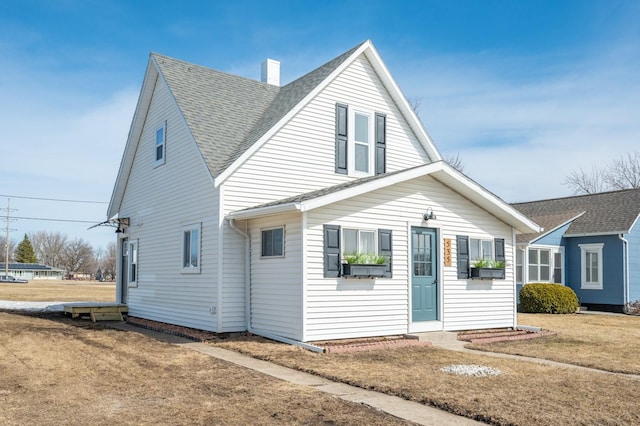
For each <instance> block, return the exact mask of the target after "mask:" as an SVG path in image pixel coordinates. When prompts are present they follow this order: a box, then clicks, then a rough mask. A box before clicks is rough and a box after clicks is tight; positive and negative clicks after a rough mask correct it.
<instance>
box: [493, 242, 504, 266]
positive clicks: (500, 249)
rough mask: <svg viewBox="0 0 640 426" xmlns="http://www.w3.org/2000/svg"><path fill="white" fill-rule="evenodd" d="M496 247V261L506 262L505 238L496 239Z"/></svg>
mask: <svg viewBox="0 0 640 426" xmlns="http://www.w3.org/2000/svg"><path fill="white" fill-rule="evenodd" d="M494 245H495V247H496V260H498V261H500V262H504V259H505V257H504V238H496V239H495V240H494Z"/></svg>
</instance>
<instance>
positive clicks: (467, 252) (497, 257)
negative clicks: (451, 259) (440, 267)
mask: <svg viewBox="0 0 640 426" xmlns="http://www.w3.org/2000/svg"><path fill="white" fill-rule="evenodd" d="M456 246H457V259H458V261H457V270H458V279H465V278H472V275H471V272H473V271H472V270H471V269H472V268H474V267H475V266H476V263H478V261H480V260H484V261H489V262H488V266H482V267H481V268H487V267H488V268H498V269H503V270H504V262H505V260H506V257H505V247H504V238H495V239H493V240H489V239H481V238H469V236H467V235H457V236H456ZM494 264H495V265H502V266H493V265H494ZM500 279H504V273H502V275H501V277H500Z"/></svg>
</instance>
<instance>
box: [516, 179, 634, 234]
mask: <svg viewBox="0 0 640 426" xmlns="http://www.w3.org/2000/svg"><path fill="white" fill-rule="evenodd" d="M512 206H513V207H515V208H516V209H518V210H519V211H520V212H522V213H523V214H525V215H527V216H528V217H529V218H531V220H533V221H534V222H536V223H538V224H540V225H542V226H544V228H545V231H544V232H548V231H550V230H551V229H553V228H556V227H558V226H560V225H562V224H563V223H566V222H567V221H568V220H570V219H572V218H573V217H575V216H578V215H579V214H580V213H582V212H584V214H583V215H581V216H580V217H578V218H577V219H575V220H574V221H573V222H572V223H571V225H570V226H569V228H568V229H567V231H566V234H567V235H581V234H614V233H627V232H629V231H630V230H631V227H632V226H633V224H634V222H635V221H636V219H637V218H638V215H639V214H640V189H625V190H621V191H611V192H601V193H598V194H588V195H577V196H573V197H565V198H554V199H551V200H541V201H531V202H527V203H515V204H512ZM539 235H542V233H541V234H539ZM529 237H531V238H529ZM535 237H536V235H535V234H531V236H527V238H528V241H531V240H533V239H535ZM519 240H520V239H519Z"/></svg>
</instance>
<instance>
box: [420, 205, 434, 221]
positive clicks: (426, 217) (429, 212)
mask: <svg viewBox="0 0 640 426" xmlns="http://www.w3.org/2000/svg"><path fill="white" fill-rule="evenodd" d="M422 218H423V219H424V220H425V222H426V221H429V220H435V219H437V217H436V215H435V214H434V213H433V209H432V208H431V207H428V208H427V211H426V212H425V214H424V216H422Z"/></svg>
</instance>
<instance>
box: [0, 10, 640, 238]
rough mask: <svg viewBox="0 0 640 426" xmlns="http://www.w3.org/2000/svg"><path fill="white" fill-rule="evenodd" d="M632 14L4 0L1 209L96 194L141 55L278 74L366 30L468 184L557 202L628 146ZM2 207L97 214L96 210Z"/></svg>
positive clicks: (296, 72)
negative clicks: (568, 181) (273, 67)
mask: <svg viewBox="0 0 640 426" xmlns="http://www.w3.org/2000/svg"><path fill="white" fill-rule="evenodd" d="M639 21H640V2H637V1H617V0H602V1H592V0H565V1H562V0H554V1H545V0H531V1H516V0H512V1H507V0H502V1H498V0H493V1H491V0H486V1H479V0H468V1H445V0H437V1H436V0H423V1H399V2H389V1H371V0H370V1H366V2H365V1H342V2H341V1H323V2H308V1H296V2H294V1H283V2H278V1H272V2H264V1H259V2H258V1H256V2H254V1H232V2H223V1H173V2H170V1H158V0H156V1H146V0H145V1H134V0H128V1H127V0H111V1H106V0H105V1H90V0H44V1H31V0H22V1H19V2H18V1H16V2H2V3H1V4H0V70H1V71H0V101H1V102H0V117H1V118H0V123H2V129H3V132H2V136H1V137H0V158H1V159H2V168H0V207H6V197H4V196H5V195H14V196H24V197H39V198H58V199H73V200H85V201H87V200H89V201H103V202H105V203H106V202H108V200H109V199H110V196H111V190H112V188H113V183H114V181H115V177H116V173H117V170H118V167H119V163H120V157H121V155H122V152H123V149H124V145H125V142H126V137H127V133H128V130H129V125H130V123H131V118H132V115H133V110H134V107H135V102H136V100H137V96H138V93H139V90H140V85H141V83H142V78H143V74H144V70H145V67H146V64H147V60H148V55H149V52H151V51H154V52H158V53H162V54H165V55H168V56H173V57H175V58H178V59H182V60H186V61H191V62H194V63H197V64H200V65H205V66H209V67H212V68H215V69H219V70H222V71H226V72H230V73H234V74H239V75H242V76H245V77H248V78H253V79H259V74H260V63H261V62H262V60H264V59H265V58H267V57H270V58H274V59H277V60H280V61H281V72H282V83H283V84H286V83H287V82H289V81H291V80H292V79H295V78H297V77H299V76H301V75H303V74H304V73H306V72H308V71H310V70H312V69H313V68H315V67H317V66H319V65H321V64H323V63H324V62H326V61H328V60H330V59H332V58H333V57H335V56H337V55H339V54H340V53H342V52H344V51H346V50H348V49H350V48H351V47H353V46H354V45H356V44H358V43H360V42H362V41H364V40H366V39H371V40H372V41H373V43H374V44H375V46H376V48H377V49H378V51H379V52H380V54H381V56H382V58H383V60H384V61H385V63H386V64H387V66H388V68H389V70H390V71H391V73H392V74H393V75H394V77H395V78H396V80H397V82H398V84H399V86H400V87H401V89H402V90H403V92H404V93H405V95H406V96H407V97H409V98H411V99H417V100H419V103H420V108H419V116H420V118H421V120H422V122H423V123H424V125H425V128H426V129H427V132H429V134H430V135H431V136H432V138H433V139H434V142H435V143H436V145H437V147H438V148H439V149H440V151H441V152H442V153H443V155H444V156H445V157H450V156H455V155H456V154H459V155H460V157H461V159H462V161H463V163H464V170H465V173H467V174H468V175H469V176H470V177H471V178H473V179H475V180H476V181H478V182H479V183H480V184H482V185H483V186H485V187H486V188H487V189H489V190H490V191H492V192H494V193H495V194H497V195H498V196H500V197H502V198H503V199H505V200H506V201H508V202H515V201H526V200H532V199H542V198H551V197H557V196H565V195H570V191H569V189H568V188H567V187H566V186H565V185H563V180H564V178H565V176H566V175H567V174H568V173H569V172H570V171H571V170H575V169H579V168H584V169H590V168H591V167H592V166H593V165H595V164H605V163H607V162H609V161H610V160H612V159H614V158H617V157H618V156H620V155H621V154H623V153H627V152H630V151H633V150H637V149H639V148H638V146H640V145H639V141H640V137H639V136H640V25H638V22H639ZM11 207H12V208H16V209H18V211H15V212H13V214H14V215H15V216H18V217H35V218H54V219H63V220H68V219H72V220H83V221H84V220H86V221H96V222H98V221H101V220H104V219H106V218H105V214H106V204H98V203H65V202H55V201H43V200H29V199H24V198H14V199H12V206H11ZM2 213H3V212H2ZM2 225H3V224H2ZM87 226H88V224H86V223H70V222H53V221H36V220H31V219H20V220H17V221H14V222H12V223H11V228H12V229H14V230H15V231H13V233H12V238H13V239H16V240H20V239H21V238H22V235H23V234H24V233H25V232H31V231H35V230H40V229H48V230H52V231H60V232H63V233H66V234H67V235H69V236H70V237H72V238H76V237H81V238H84V239H86V240H88V241H90V242H91V243H93V244H94V245H95V246H103V247H104V246H106V244H107V242H108V241H110V240H112V239H113V238H114V235H113V230H112V229H96V230H91V231H86V228H87Z"/></svg>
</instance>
